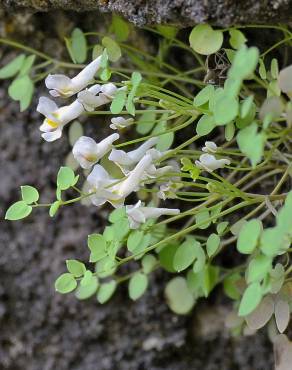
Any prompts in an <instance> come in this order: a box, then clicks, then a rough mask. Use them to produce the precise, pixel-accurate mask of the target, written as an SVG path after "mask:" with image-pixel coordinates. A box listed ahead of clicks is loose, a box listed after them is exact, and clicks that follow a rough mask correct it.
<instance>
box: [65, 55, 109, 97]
mask: <svg viewBox="0 0 292 370" xmlns="http://www.w3.org/2000/svg"><path fill="white" fill-rule="evenodd" d="M101 59H102V56H99V57H97V58H96V59H94V60H93V61H92V62H91V63H89V64H88V65H87V66H86V67H85V68H84V69H83V70H82V71H81V72H80V73H78V75H77V76H75V77H74V78H72V84H73V85H74V88H75V93H77V92H78V91H80V90H82V89H84V88H85V87H86V86H87V85H89V83H90V82H91V81H92V80H93V79H94V76H95V74H96V72H97V71H98V70H99V68H100V64H101Z"/></svg>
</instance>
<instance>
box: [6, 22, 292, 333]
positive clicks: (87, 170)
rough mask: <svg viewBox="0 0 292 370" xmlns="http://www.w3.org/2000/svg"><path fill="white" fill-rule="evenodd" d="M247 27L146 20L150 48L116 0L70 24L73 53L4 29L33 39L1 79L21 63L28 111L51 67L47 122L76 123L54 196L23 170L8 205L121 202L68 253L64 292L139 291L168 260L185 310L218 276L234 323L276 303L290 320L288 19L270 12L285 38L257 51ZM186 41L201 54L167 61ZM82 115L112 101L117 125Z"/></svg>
mask: <svg viewBox="0 0 292 370" xmlns="http://www.w3.org/2000/svg"><path fill="white" fill-rule="evenodd" d="M247 27H250V28H252V27H254V28H265V27H269V26H246V28H247ZM243 28H244V27H234V28H229V29H224V30H220V29H218V30H215V29H213V28H212V27H211V26H209V25H207V24H202V25H198V26H196V27H194V28H193V30H192V31H191V33H190V35H189V44H187V43H184V42H183V41H181V38H180V37H179V35H178V30H177V29H176V28H174V27H170V26H157V27H155V28H146V30H147V32H149V33H154V34H155V35H156V36H157V37H158V39H159V45H158V52H157V55H152V54H150V53H149V52H148V51H145V50H141V49H139V48H137V47H136V46H135V38H134V37H132V35H133V32H134V31H133V29H132V28H131V26H130V25H129V24H127V23H126V22H125V21H123V20H122V19H121V18H119V17H116V16H115V17H114V18H113V21H112V24H111V26H110V28H109V30H108V33H107V34H106V35H102V34H100V33H96V32H87V33H83V32H82V31H81V30H80V29H75V30H74V31H73V32H72V34H71V36H70V37H68V38H67V39H66V40H65V43H66V47H67V50H68V53H69V55H70V58H71V60H72V62H68V61H60V60H56V59H54V58H53V57H51V56H49V55H46V54H44V53H42V52H40V51H36V50H34V49H31V48H30V47H27V46H24V45H21V44H19V43H17V42H14V41H11V40H4V39H1V40H0V42H1V43H3V44H6V45H10V46H12V47H15V48H18V49H21V50H22V54H20V55H18V56H17V57H16V58H15V59H13V60H12V61H10V62H9V63H8V64H7V65H5V66H3V67H2V68H1V69H0V78H1V79H12V82H11V84H10V85H9V88H8V93H9V95H10V97H11V98H12V99H13V100H15V101H18V102H19V103H20V109H21V111H23V110H25V109H27V108H28V107H29V106H30V104H31V99H32V95H33V91H34V85H35V84H36V83H39V82H40V81H42V80H45V84H46V86H47V88H48V89H49V93H50V94H51V96H52V97H53V98H61V99H58V102H61V103H60V104H61V106H58V105H57V104H56V102H55V101H54V100H52V99H51V98H48V97H40V99H39V103H38V106H37V111H38V112H39V113H40V114H42V115H43V116H45V119H44V121H43V124H42V125H41V126H40V130H41V132H42V134H41V135H42V137H43V138H44V140H45V141H48V142H51V141H54V140H57V139H59V140H60V141H61V140H66V139H65V138H64V137H62V139H61V136H62V134H63V131H64V128H65V126H69V132H68V135H69V140H70V143H71V145H72V146H73V148H72V153H71V155H70V156H69V157H68V158H67V162H66V163H65V166H63V167H61V168H60V170H59V172H58V174H57V178H56V198H55V199H51V201H50V202H48V203H42V202H41V201H40V199H39V198H40V197H39V193H38V190H37V189H36V188H34V187H33V186H32V185H24V186H22V187H21V199H20V200H19V201H17V202H16V203H14V204H12V205H11V207H10V208H9V209H8V210H7V213H6V219H7V220H19V219H23V218H25V217H27V216H29V215H30V214H31V213H32V211H34V210H35V209H36V208H48V210H49V215H50V216H51V217H55V215H56V214H57V213H58V212H62V209H63V207H65V206H67V205H70V204H72V203H76V202H81V203H84V204H89V205H90V206H91V207H98V208H97V209H99V207H102V206H105V205H107V204H108V203H109V204H110V208H111V209H112V210H111V212H110V213H109V217H108V225H107V226H106V227H105V229H104V230H98V231H97V230H92V234H91V235H89V236H88V240H87V246H88V256H89V258H88V261H78V260H76V259H71V260H67V261H66V268H67V271H66V272H64V273H63V274H62V275H61V276H59V277H58V278H57V280H56V282H55V288H56V291H57V292H59V293H61V294H65V293H70V292H73V291H74V293H75V295H76V297H77V298H78V299H81V300H82V299H87V298H89V297H92V296H94V297H96V299H97V300H98V302H99V303H101V304H104V303H105V302H107V301H108V300H109V299H110V298H111V296H112V295H113V294H114V292H115V290H116V289H117V287H118V286H119V285H120V284H125V283H126V284H128V291H129V297H130V298H131V299H132V300H137V299H139V298H140V297H141V296H142V295H143V294H144V293H145V292H146V291H147V287H148V284H149V281H150V280H151V279H150V275H151V274H155V271H156V270H157V269H164V270H166V271H167V272H168V273H169V274H172V275H173V276H171V275H170V279H169V282H168V283H167V284H166V286H165V296H166V300H167V303H168V305H169V307H170V308H171V309H172V310H173V311H174V312H176V313H178V314H186V313H188V312H189V311H190V310H191V309H192V308H193V307H194V305H195V304H196V302H197V301H198V300H199V299H201V298H202V297H203V298H207V297H209V295H210V294H211V293H212V291H213V290H214V288H215V287H218V286H222V287H223V290H224V293H225V294H226V296H228V297H229V298H230V299H231V300H233V305H234V312H235V313H236V320H233V321H232V325H231V329H232V332H233V333H234V334H239V333H241V332H242V331H243V332H245V331H246V330H247V328H248V330H252V331H254V330H257V329H259V328H260V327H262V326H264V325H265V324H267V323H268V322H272V320H271V318H272V316H273V315H274V317H275V322H276V325H277V330H278V332H280V333H283V332H284V331H285V329H286V328H287V325H288V322H289V317H290V311H291V307H292V306H291V301H292V296H291V289H292V285H291V284H292V283H291V273H292V267H291V265H290V262H289V261H290V260H289V257H290V253H291V237H292V216H291V215H292V191H290V189H291V187H290V185H291V174H292V168H291V158H292V154H291V144H292V143H291V139H292V136H291V133H292V127H291V126H292V102H291V99H292V66H289V65H288V66H287V65H285V64H283V62H282V61H279V60H278V59H277V56H278V55H279V53H278V48H279V47H281V46H284V45H289V46H290V47H291V41H292V33H291V32H290V31H289V29H288V28H286V27H284V26H275V27H274V28H275V29H276V30H277V31H278V32H279V35H280V34H282V35H283V38H282V39H280V40H279V41H277V43H276V44H274V45H272V46H271V47H270V48H269V49H267V50H265V51H260V50H259V49H258V48H256V47H253V46H252V47H248V46H247V41H248V40H247V37H246V35H245V34H244V33H243ZM173 53H174V54H173ZM178 53H182V55H187V54H189V56H188V58H189V57H191V58H192V63H193V65H194V68H193V69H191V70H186V71H182V70H181V69H180V68H179V67H178V66H177V65H176V63H175V61H174V62H173V63H172V62H171V61H173V58H172V55H178ZM83 63H87V64H86V65H84V64H83ZM125 66H126V67H125ZM66 69H68V70H69V71H70V76H71V71H72V70H76V72H75V73H72V75H73V77H68V76H67V75H65V74H55V73H56V72H57V73H60V72H59V71H64V70H66ZM81 115H83V116H87V118H88V120H91V119H92V116H96V115H98V116H104V118H105V122H107V121H106V118H107V117H108V116H111V124H110V125H109V128H108V132H109V135H108V136H107V137H105V138H104V137H100V136H98V137H95V138H91V137H87V136H84V134H83V128H82V125H81V124H80V122H79V121H77V119H78V118H79V117H80V116H81ZM104 124H107V123H104ZM111 130H112V131H111ZM125 138H127V140H128V141H125ZM46 145H47V144H46ZM79 176H80V177H79ZM84 177H85V182H84V181H83V179H84ZM74 192H75V194H76V196H74V197H71V195H72V194H74ZM162 216H168V217H163V218H161V219H160V217H162ZM64 232H65V231H64ZM229 251H232V256H233V257H232V258H233V260H232V261H231V262H230V258H229V262H227V260H228V259H226V258H225V256H226V255H230V253H231V252H229ZM124 265H130V266H131V268H130V271H131V272H130V273H129V272H127V273H126V274H125V272H124V271H125V269H124ZM128 271H129V270H128ZM229 324H230V323H229Z"/></svg>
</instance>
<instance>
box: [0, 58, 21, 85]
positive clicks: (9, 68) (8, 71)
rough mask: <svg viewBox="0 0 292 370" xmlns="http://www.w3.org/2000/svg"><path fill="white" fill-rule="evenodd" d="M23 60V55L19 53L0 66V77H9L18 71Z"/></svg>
mask: <svg viewBox="0 0 292 370" xmlns="http://www.w3.org/2000/svg"><path fill="white" fill-rule="evenodd" d="M24 60H25V55H24V54H20V55H18V56H17V57H16V58H14V59H13V60H12V61H11V62H9V63H8V64H6V65H5V66H4V67H2V68H0V79H5V78H10V77H13V76H15V75H16V73H17V72H18V71H20V69H21V67H22V65H23V63H24Z"/></svg>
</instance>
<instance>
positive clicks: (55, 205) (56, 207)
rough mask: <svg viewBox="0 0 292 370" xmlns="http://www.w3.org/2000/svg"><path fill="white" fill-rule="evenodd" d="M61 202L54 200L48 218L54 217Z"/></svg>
mask: <svg viewBox="0 0 292 370" xmlns="http://www.w3.org/2000/svg"><path fill="white" fill-rule="evenodd" d="M61 204H62V202H61V201H60V200H56V201H55V202H54V203H53V204H52V205H51V207H50V210H49V215H50V217H54V216H55V214H56V213H57V211H58V209H59V208H60V206H61Z"/></svg>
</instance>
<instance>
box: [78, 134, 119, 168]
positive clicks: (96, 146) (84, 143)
mask: <svg viewBox="0 0 292 370" xmlns="http://www.w3.org/2000/svg"><path fill="white" fill-rule="evenodd" d="M119 137H120V136H119V134H112V135H110V136H108V137H106V138H105V139H104V140H102V141H100V142H99V143H96V142H95V141H94V140H93V139H92V138H90V137H87V136H81V137H80V138H79V139H78V140H77V141H76V143H75V144H74V146H73V150H72V153H73V155H74V158H75V159H76V161H77V162H78V163H79V164H80V166H81V167H82V168H85V169H88V168H91V167H92V166H93V165H94V164H95V163H96V162H98V161H99V160H100V159H101V158H102V157H103V156H104V155H105V154H106V153H108V152H109V151H110V150H111V149H112V144H113V142H114V141H116V140H118V139H119Z"/></svg>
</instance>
